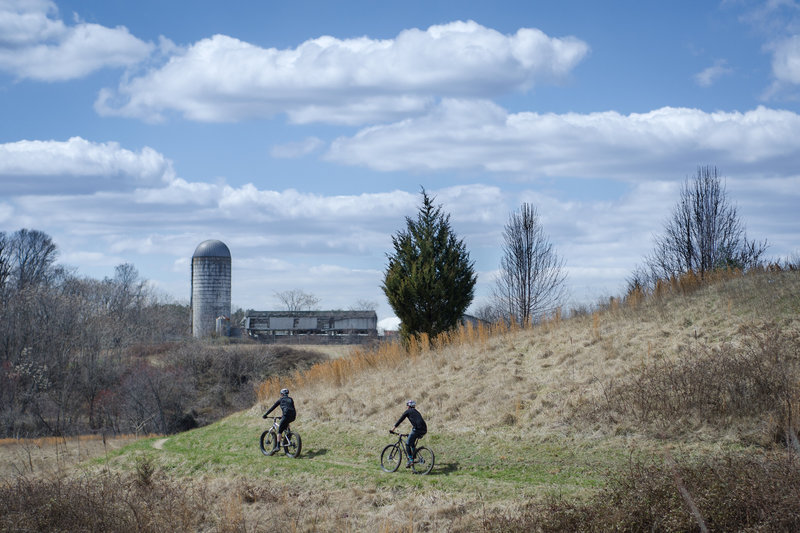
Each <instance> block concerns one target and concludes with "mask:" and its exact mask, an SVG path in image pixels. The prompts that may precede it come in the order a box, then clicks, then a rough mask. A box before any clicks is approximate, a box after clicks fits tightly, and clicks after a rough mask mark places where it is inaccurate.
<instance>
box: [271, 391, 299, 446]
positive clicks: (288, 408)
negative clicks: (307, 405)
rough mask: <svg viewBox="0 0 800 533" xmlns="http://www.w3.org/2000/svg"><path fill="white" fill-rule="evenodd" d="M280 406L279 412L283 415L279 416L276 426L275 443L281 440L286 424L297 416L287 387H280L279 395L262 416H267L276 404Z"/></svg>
mask: <svg viewBox="0 0 800 533" xmlns="http://www.w3.org/2000/svg"><path fill="white" fill-rule="evenodd" d="M279 405H280V406H281V413H282V414H283V416H282V417H281V423H280V425H279V426H278V438H277V440H276V441H275V444H276V445H277V443H279V442H283V432H284V431H285V430H286V426H288V425H289V424H290V423H291V422H294V419H295V418H297V411H295V409H294V400H292V399H291V398H290V397H289V389H281V397H280V398H278V400H277V401H276V402H275V403H274V404H272V407H270V408H269V411H267V412H266V413H264V416H263V418H267V416H268V415H269V414H270V413H271V412H272V411H273V410H274V409H275V408H276V407H278V406H279Z"/></svg>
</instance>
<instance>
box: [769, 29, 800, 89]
mask: <svg viewBox="0 0 800 533" xmlns="http://www.w3.org/2000/svg"><path fill="white" fill-rule="evenodd" d="M772 74H773V76H775V79H776V80H777V81H778V82H779V83H782V84H784V83H785V84H792V85H800V35H793V36H792V37H789V38H787V39H784V40H782V41H779V42H778V43H776V44H775V45H774V47H773V50H772Z"/></svg>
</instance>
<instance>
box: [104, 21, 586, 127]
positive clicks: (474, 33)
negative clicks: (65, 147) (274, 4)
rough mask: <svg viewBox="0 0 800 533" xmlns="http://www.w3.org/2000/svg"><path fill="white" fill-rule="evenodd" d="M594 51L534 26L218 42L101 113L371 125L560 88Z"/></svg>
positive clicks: (136, 86) (208, 42) (116, 96)
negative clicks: (448, 100) (449, 99)
mask: <svg viewBox="0 0 800 533" xmlns="http://www.w3.org/2000/svg"><path fill="white" fill-rule="evenodd" d="M588 50H589V47H588V45H587V44H586V43H584V42H582V41H580V40H578V39H576V38H573V37H566V38H554V37H549V36H547V35H545V34H544V33H543V32H541V31H539V30H537V29H531V28H522V29H520V30H518V31H517V32H516V33H515V34H513V35H503V34H501V33H499V32H497V31H495V30H492V29H490V28H486V27H484V26H481V25H480V24H477V23H475V22H472V21H469V22H453V23H450V24H444V25H439V26H431V27H430V28H428V29H427V30H419V29H409V30H405V31H403V32H401V33H400V34H399V35H398V36H397V37H396V38H394V39H386V40H376V39H369V38H367V37H361V38H357V39H337V38H334V37H329V36H324V37H319V38H317V39H312V40H309V41H306V42H304V43H302V44H300V45H299V46H298V47H297V48H294V49H286V50H277V49H275V48H268V49H265V48H260V47H258V46H255V45H252V44H249V43H246V42H243V41H240V40H238V39H235V38H232V37H228V36H225V35H215V36H213V37H211V38H208V39H203V40H201V41H198V42H197V43H195V44H193V45H191V46H189V47H187V48H185V49H183V50H177V51H176V52H175V53H174V55H172V57H170V59H169V61H168V62H167V63H166V64H165V65H163V66H161V67H160V68H158V69H155V70H152V71H150V72H149V73H147V74H146V75H143V76H140V77H136V78H133V79H130V80H126V81H123V82H122V83H121V84H120V86H119V87H118V89H117V90H116V91H113V90H110V89H105V90H103V91H102V92H101V94H100V96H99V97H98V99H97V102H96V104H95V108H96V109H97V110H98V112H100V113H102V114H106V115H120V116H128V117H138V118H143V119H146V120H160V119H163V118H164V114H165V113H168V112H176V113H178V114H180V115H182V116H184V117H185V118H188V119H190V120H197V121H208V122H223V121H237V120H243V119H249V118H252V117H254V116H260V117H269V116H272V115H274V114H277V113H287V114H288V115H289V117H290V119H291V120H292V121H294V122H298V123H307V122H335V123H345V124H353V123H365V122H369V121H375V120H386V119H394V118H397V117H398V116H401V115H403V114H406V113H419V112H421V111H422V110H424V109H425V108H427V107H428V106H430V105H431V103H432V102H433V98H434V97H435V96H438V95H445V96H448V95H449V96H469V97H476V96H479V97H489V96H493V95H497V94H503V93H507V92H509V91H516V90H525V89H527V88H529V87H530V86H532V85H534V84H536V83H546V82H552V81H557V80H561V79H563V78H564V77H565V76H567V75H568V74H569V72H570V71H571V70H572V69H573V68H574V67H575V66H576V65H577V64H578V63H579V62H580V61H581V59H583V57H585V55H586V54H587V53H588Z"/></svg>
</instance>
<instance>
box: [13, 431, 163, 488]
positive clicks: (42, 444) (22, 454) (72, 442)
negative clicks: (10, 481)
mask: <svg viewBox="0 0 800 533" xmlns="http://www.w3.org/2000/svg"><path fill="white" fill-rule="evenodd" d="M150 436H151V435H150ZM147 437H149V436H147ZM139 438H146V437H141V436H135V435H118V436H115V437H107V438H104V437H103V436H102V435H82V436H79V437H68V438H63V437H47V438H39V439H0V478H6V477H11V476H16V475H21V474H24V475H27V476H30V475H33V476H42V475H50V474H52V473H54V472H58V471H61V470H66V469H68V468H70V467H72V466H73V465H75V464H78V463H80V462H81V461H85V460H87V459H90V458H92V457H97V456H99V455H102V454H104V453H106V452H110V451H112V450H117V449H119V448H122V447H123V446H125V445H127V444H130V443H131V442H132V441H134V440H137V439H139Z"/></svg>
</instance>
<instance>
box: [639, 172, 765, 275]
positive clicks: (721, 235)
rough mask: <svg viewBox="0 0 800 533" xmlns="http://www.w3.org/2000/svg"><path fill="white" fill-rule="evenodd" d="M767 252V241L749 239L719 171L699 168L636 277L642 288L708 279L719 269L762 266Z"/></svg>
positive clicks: (682, 191)
mask: <svg viewBox="0 0 800 533" xmlns="http://www.w3.org/2000/svg"><path fill="white" fill-rule="evenodd" d="M766 249H767V241H763V242H755V241H750V240H748V239H747V234H746V232H745V227H744V224H743V223H742V220H741V218H740V217H739V213H738V212H737V210H736V207H735V206H733V205H731V204H730V202H729V201H728V195H727V191H726V190H725V186H724V185H723V184H722V182H721V177H720V175H719V173H718V172H717V168H716V167H709V166H705V167H699V168H698V169H697V174H696V175H695V176H693V177H692V178H691V179H690V178H687V179H686V181H685V182H684V184H683V186H682V187H681V191H680V198H679V200H678V203H677V205H676V206H675V209H674V210H673V212H672V215H671V216H670V218H669V219H668V220H667V223H666V225H665V227H664V233H663V234H661V235H659V236H658V237H656V239H655V249H654V251H653V253H652V255H650V256H649V257H648V258H647V259H646V268H645V270H644V271H642V270H639V271H638V272H636V273H635V274H634V276H635V279H636V281H637V282H638V283H640V284H642V283H643V282H650V283H652V282H654V281H655V280H657V279H669V278H670V277H672V276H677V275H680V274H683V273H686V272H696V273H698V274H699V275H700V277H701V278H703V277H704V276H705V274H706V273H707V272H710V271H712V270H714V269H717V268H725V267H736V268H742V269H747V268H749V267H752V266H754V265H757V264H758V262H759V261H760V259H761V256H762V255H763V254H764V252H765V251H766ZM642 278H647V279H642Z"/></svg>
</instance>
